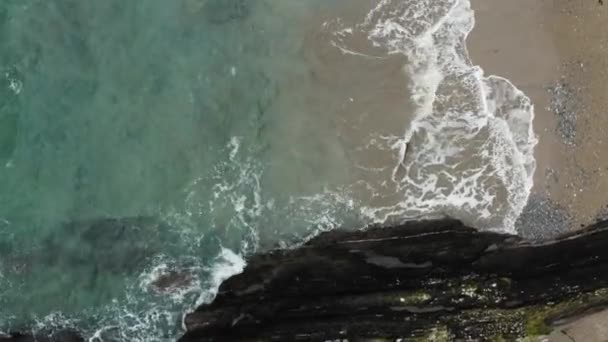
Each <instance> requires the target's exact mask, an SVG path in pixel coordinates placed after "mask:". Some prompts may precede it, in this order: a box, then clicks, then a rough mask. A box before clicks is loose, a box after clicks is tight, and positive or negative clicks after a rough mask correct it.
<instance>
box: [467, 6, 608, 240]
mask: <svg viewBox="0 0 608 342" xmlns="http://www.w3.org/2000/svg"><path fill="white" fill-rule="evenodd" d="M471 2H472V7H473V9H474V10H475V18H476V25H475V28H474V29H473V32H471V34H470V35H469V39H468V40H467V46H468V49H469V53H470V56H471V59H472V61H473V63H474V64H477V65H479V66H481V67H482V69H484V71H485V74H486V75H499V76H501V77H505V78H508V79H509V80H510V81H512V82H513V83H514V84H515V85H516V86H517V87H518V88H519V89H520V90H522V91H523V92H524V93H525V94H526V95H527V96H528V97H530V98H531V100H532V102H533V104H534V105H535V119H534V131H535V133H536V135H537V137H538V140H539V142H538V144H537V146H536V149H535V158H536V161H537V168H536V172H535V175H534V186H533V188H532V193H531V195H530V198H529V201H528V205H527V207H526V208H525V209H524V212H523V213H522V216H521V217H520V221H519V224H518V227H519V232H520V234H521V235H523V236H525V237H529V238H546V237H551V236H555V235H557V234H560V233H562V232H564V231H566V230H570V229H572V228H571V227H574V226H584V225H587V224H591V223H593V222H594V221H596V220H597V219H600V218H602V216H601V213H602V210H603V211H604V212H606V213H608V210H606V209H608V208H607V207H606V204H608V160H602V159H601V156H602V154H601V151H603V150H605V149H606V148H608V141H605V140H608V139H602V138H603V137H608V129H606V128H604V127H608V118H606V115H603V113H602V108H608V87H607V86H606V84H608V83H607V82H606V81H608V72H606V71H605V70H608V63H606V61H608V49H607V48H606V47H607V46H608V34H602V33H601V32H599V31H600V30H596V28H597V27H601V25H600V23H601V22H602V21H603V22H606V20H608V8H605V7H601V6H599V4H598V3H597V2H595V1H585V2H576V3H574V2H571V1H567V0H550V1H544V2H539V1H527V0H512V1H508V2H504V1H500V0H471ZM514 23H515V24H516V25H514ZM587 83H588V84H587ZM546 222H552V223H553V225H554V226H555V228H554V230H553V231H546V228H545V229H543V227H546Z"/></svg>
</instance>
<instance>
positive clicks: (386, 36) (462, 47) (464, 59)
mask: <svg viewBox="0 0 608 342" xmlns="http://www.w3.org/2000/svg"><path fill="white" fill-rule="evenodd" d="M474 23H475V20H474V12H473V10H472V9H471V5H470V2H469V1H468V0H398V1H397V0H383V1H380V2H379V3H378V4H377V6H376V7H375V8H374V9H373V10H371V11H370V12H369V13H368V15H367V16H366V18H365V20H364V22H363V23H361V24H359V25H356V26H355V27H348V28H341V29H340V30H339V31H336V33H335V37H336V39H335V40H334V41H333V42H332V43H333V44H334V45H336V46H337V47H338V48H340V49H341V50H342V51H347V52H348V53H349V54H355V55H356V54H357V51H354V50H353V49H351V48H350V47H349V46H348V44H347V43H344V42H345V41H347V40H346V39H344V37H345V36H346V35H348V34H352V33H353V32H355V33H357V32H359V33H361V32H364V33H365V34H367V36H368V38H369V40H370V41H371V42H372V43H373V44H374V46H376V47H377V48H381V49H384V50H385V51H386V53H387V54H389V55H391V54H402V55H404V56H405V57H406V58H407V64H406V65H405V66H404V73H405V75H404V76H407V77H409V80H410V85H409V91H410V97H411V100H412V102H413V104H414V106H415V108H416V109H415V112H414V115H413V118H412V120H411V121H410V122H409V124H404V126H406V127H404V133H403V135H401V136H389V137H385V141H386V146H385V148H386V149H392V150H393V151H394V153H395V154H396V158H395V160H396V161H397V162H396V163H395V165H394V167H393V172H392V177H391V178H392V179H391V182H392V184H393V191H395V192H396V193H398V194H400V196H399V200H398V201H397V202H393V203H388V204H386V205H383V206H364V208H363V210H362V211H363V214H364V215H365V216H367V217H368V218H369V219H370V220H372V221H373V222H375V223H379V224H386V223H387V222H391V221H399V220H407V219H416V218H421V217H438V216H452V217H456V218H458V219H461V220H463V221H464V222H466V223H468V224H470V225H473V226H475V227H478V228H481V229H491V230H501V231H506V232H511V233H514V232H515V227H514V225H515V221H516V219H517V217H518V216H519V215H520V214H521V211H522V210H523V207H524V205H525V203H526V201H527V198H528V196H529V194H530V190H531V188H532V184H533V183H532V182H533V179H532V177H533V174H534V170H535V159H534V155H533V150H534V146H535V145H536V142H537V140H536V137H535V135H534V132H533V129H532V120H533V117H534V107H533V105H532V103H531V101H530V99H529V98H528V97H526V95H525V94H524V93H522V92H521V91H520V90H518V89H517V88H516V87H515V86H514V85H513V84H512V83H511V82H509V81H508V80H506V79H504V78H501V77H497V76H488V77H486V76H484V73H483V70H482V69H481V68H480V67H479V66H476V65H474V64H473V63H472V61H471V60H470V58H469V55H468V51H467V48H466V44H465V43H466V39H467V36H468V35H469V33H470V32H471V30H472V29H473V27H474ZM404 96H407V95H406V94H404ZM376 115H382V113H377V114H376Z"/></svg>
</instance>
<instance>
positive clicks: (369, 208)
mask: <svg viewBox="0 0 608 342" xmlns="http://www.w3.org/2000/svg"><path fill="white" fill-rule="evenodd" d="M472 27H473V12H472V11H471V10H470V6H469V2H468V0H384V1H374V0H349V1H338V0H306V1H295V0H293V1H290V0H175V1H167V0H139V1H124V0H104V1H93V0H4V1H1V2H0V331H9V330H19V329H24V328H27V329H32V328H34V329H36V328H40V327H53V326H57V327H61V326H66V325H67V326H73V327H77V328H79V329H82V330H83V331H84V332H85V333H86V335H87V337H88V338H90V341H92V342H102V341H171V340H172V339H173V338H174V337H175V336H177V335H179V334H180V331H181V319H182V315H183V313H184V312H186V311H187V310H189V309H191V308H193V307H194V306H196V305H197V304H200V303H202V302H204V301H208V300H210V299H212V298H213V295H214V293H215V291H216V290H217V286H218V284H219V282H221V280H222V279H224V278H225V277H227V276H229V275H230V274H232V273H234V272H238V271H239V270H240V269H242V267H243V266H244V264H245V259H246V256H247V255H248V254H250V253H253V252H254V251H258V250H265V249H269V248H276V247H285V246H290V245H292V244H293V243H297V242H299V241H302V239H305V238H306V237H308V236H310V235H312V234H315V233H317V232H319V231H323V230H327V229H332V228H336V227H351V228H360V227H363V226H365V225H367V224H383V223H387V222H398V221H401V220H405V219H411V218H418V217H423V216H431V217H436V216H444V215H451V216H456V217H458V218H461V219H463V220H465V221H466V222H468V223H471V224H475V225H477V226H479V227H481V228H487V229H502V230H510V229H512V228H513V227H512V221H514V217H517V215H519V212H520V211H521V208H520V206H522V207H523V204H524V203H525V199H526V198H527V196H528V193H529V188H530V187H531V173H532V172H533V169H534V160H533V157H532V156H531V149H532V147H533V146H534V143H535V141H534V136H533V133H532V131H531V125H530V123H531V118H532V111H531V108H532V107H531V104H530V103H529V100H528V99H527V98H526V97H525V96H524V95H523V94H522V93H521V92H519V91H518V90H517V89H516V88H515V87H514V86H513V85H511V84H510V83H509V82H508V81H507V80H504V79H501V78H484V77H483V72H482V71H481V69H479V68H476V67H474V66H473V64H472V62H471V61H470V60H469V58H468V55H467V53H466V48H465V47H464V45H463V43H464V39H465V38H466V35H467V34H468V32H469V31H470V29H472ZM467 156H468V157H467ZM465 157H466V158H465ZM463 160H465V162H464V163H462V162H461V161H463ZM520 202H521V203H520ZM520 204H521V205H520ZM490 213H493V215H491V214H490ZM167 279H169V280H167ZM163 282H164V285H159V284H163Z"/></svg>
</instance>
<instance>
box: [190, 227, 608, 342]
mask: <svg viewBox="0 0 608 342" xmlns="http://www.w3.org/2000/svg"><path fill="white" fill-rule="evenodd" d="M606 305H608V222H601V223H598V224H596V225H594V226H592V227H589V228H587V229H585V230H583V231H579V232H577V233H573V234H570V235H565V236H562V237H560V238H558V239H556V240H553V241H549V242H544V243H530V242H526V241H522V240H521V239H520V238H518V237H515V236H510V235H502V234H497V233H491V232H477V231H476V230H474V229H472V228H469V227H465V226H463V225H462V224H461V223H460V222H457V221H452V220H445V221H428V222H417V223H408V224H405V225H402V226H398V227H392V228H371V229H368V230H365V231H359V232H346V231H340V230H337V231H332V232H327V233H324V234H321V235H320V236H318V237H316V238H314V239H313V240H311V241H310V242H308V243H307V244H305V245H303V246H301V247H299V248H297V249H292V250H282V251H272V252H269V253H267V254H262V255H257V256H254V257H253V258H251V259H250V260H249V264H248V266H247V267H246V269H245V271H244V272H243V273H242V274H239V275H236V276H234V277H232V278H230V279H228V280H226V281H225V282H224V283H223V284H222V286H221V288H220V291H219V293H218V296H217V297H216V299H215V300H214V301H213V302H212V303H210V304H206V305H203V306H201V307H199V308H198V309H197V310H196V311H195V312H192V313H190V314H188V315H187V316H186V318H185V325H186V327H187V332H186V334H185V335H184V336H183V337H182V338H181V340H180V341H181V342H195V341H196V342H199V341H292V340H298V341H326V340H338V339H339V340H342V339H348V340H350V341H353V340H355V341H356V340H361V339H364V340H367V339H380V340H384V339H386V340H394V339H397V338H402V339H404V340H411V339H414V340H415V339H419V340H422V341H426V340H443V341H452V340H514V339H517V338H522V337H531V336H538V335H544V334H548V333H549V332H550V331H551V329H552V327H553V326H563V325H564V324H566V323H567V322H569V320H571V319H573V318H576V317H579V316H581V315H587V314H589V313H593V312H597V311H598V310H601V309H602V308H605V307H606Z"/></svg>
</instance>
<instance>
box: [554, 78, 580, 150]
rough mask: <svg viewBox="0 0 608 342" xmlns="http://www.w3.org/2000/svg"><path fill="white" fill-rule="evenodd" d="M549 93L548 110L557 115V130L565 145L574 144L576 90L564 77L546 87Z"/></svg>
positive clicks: (577, 105)
mask: <svg viewBox="0 0 608 342" xmlns="http://www.w3.org/2000/svg"><path fill="white" fill-rule="evenodd" d="M547 91H548V92H549V94H550V95H551V102H550V105H549V110H550V111H551V112H552V113H553V114H555V115H556V117H557V132H558V134H559V135H560V136H561V137H562V139H563V141H564V143H565V144H566V145H571V146H573V145H575V144H576V123H577V111H578V110H579V107H580V106H579V101H578V100H577V98H578V92H577V91H576V90H575V89H573V88H572V87H571V86H570V85H569V84H568V83H567V82H566V80H565V79H564V78H562V79H560V80H559V81H557V82H556V83H555V84H554V85H552V86H550V87H548V89H547Z"/></svg>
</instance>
